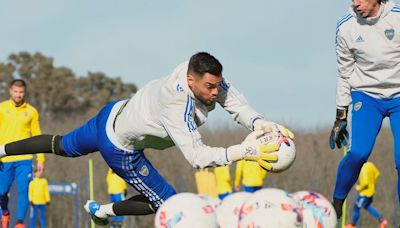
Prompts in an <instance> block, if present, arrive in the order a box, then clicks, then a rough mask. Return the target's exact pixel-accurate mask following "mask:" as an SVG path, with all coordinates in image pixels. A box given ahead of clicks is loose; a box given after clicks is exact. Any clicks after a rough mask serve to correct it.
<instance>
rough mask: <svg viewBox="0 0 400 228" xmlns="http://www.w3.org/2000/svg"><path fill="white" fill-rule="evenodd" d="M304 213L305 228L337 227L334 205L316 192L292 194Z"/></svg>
mask: <svg viewBox="0 0 400 228" xmlns="http://www.w3.org/2000/svg"><path fill="white" fill-rule="evenodd" d="M292 198H293V199H295V200H296V201H297V202H298V204H299V205H300V207H301V209H302V212H303V221H304V227H306V228H333V227H336V225H337V216H336V212H335V209H334V208H333V206H332V204H331V203H330V202H329V200H327V199H326V198H325V197H324V196H323V195H321V194H319V193H316V192H309V191H299V192H295V193H293V194H292Z"/></svg>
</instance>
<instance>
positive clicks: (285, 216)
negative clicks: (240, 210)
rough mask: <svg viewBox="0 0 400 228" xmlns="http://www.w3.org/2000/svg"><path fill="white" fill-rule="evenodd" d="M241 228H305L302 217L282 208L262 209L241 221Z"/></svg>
mask: <svg viewBox="0 0 400 228" xmlns="http://www.w3.org/2000/svg"><path fill="white" fill-rule="evenodd" d="M240 228H303V224H302V222H301V216H299V214H298V213H296V212H295V211H293V210H290V209H285V208H281V207H274V208H261V209H259V210H256V211H253V212H252V213H250V214H249V215H248V216H247V217H246V218H244V219H243V220H241V222H240Z"/></svg>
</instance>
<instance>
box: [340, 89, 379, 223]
mask: <svg viewBox="0 0 400 228" xmlns="http://www.w3.org/2000/svg"><path fill="white" fill-rule="evenodd" d="M352 98H353V110H352V121H351V126H352V128H351V136H350V150H349V151H348V152H347V154H346V155H345V156H344V158H343V159H342V160H341V161H340V163H339V166H338V169H337V176H336V185H335V189H334V193H333V198H334V200H333V204H334V205H333V206H334V207H335V210H336V213H337V215H338V218H340V217H341V215H342V210H341V209H342V204H343V201H344V199H345V198H346V197H347V194H348V193H349V191H350V190H351V188H352V187H353V185H354V183H355V182H356V181H357V178H358V175H359V173H360V170H361V167H362V165H363V164H364V163H365V161H367V160H368V157H369V155H370V154H371V151H372V148H373V146H374V144H375V139H376V136H377V135H378V132H379V130H380V128H381V124H382V120H383V118H384V115H383V114H382V113H381V110H380V107H379V106H380V105H379V103H378V101H377V99H374V98H372V97H369V96H367V95H365V94H363V93H360V92H356V93H353V94H352ZM367 122H368V125H366V124H365V123H367Z"/></svg>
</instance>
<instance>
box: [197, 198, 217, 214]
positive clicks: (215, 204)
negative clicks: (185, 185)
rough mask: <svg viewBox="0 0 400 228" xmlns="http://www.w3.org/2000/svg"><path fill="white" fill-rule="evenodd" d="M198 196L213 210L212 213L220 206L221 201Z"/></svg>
mask: <svg viewBox="0 0 400 228" xmlns="http://www.w3.org/2000/svg"><path fill="white" fill-rule="evenodd" d="M198 196H199V197H200V198H201V199H203V200H205V201H207V203H208V204H210V205H211V206H212V207H213V208H214V211H217V208H218V207H219V206H220V205H221V200H220V199H218V198H217V197H213V196H209V195H204V194H199V195H198Z"/></svg>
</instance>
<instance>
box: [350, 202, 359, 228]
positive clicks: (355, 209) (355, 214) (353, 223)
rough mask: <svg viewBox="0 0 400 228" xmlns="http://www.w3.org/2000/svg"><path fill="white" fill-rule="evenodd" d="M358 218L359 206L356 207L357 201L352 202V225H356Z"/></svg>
mask: <svg viewBox="0 0 400 228" xmlns="http://www.w3.org/2000/svg"><path fill="white" fill-rule="evenodd" d="M359 218H360V207H358V205H357V203H355V204H354V209H353V218H352V220H351V224H352V225H354V226H355V225H357V222H358V219H359Z"/></svg>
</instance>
